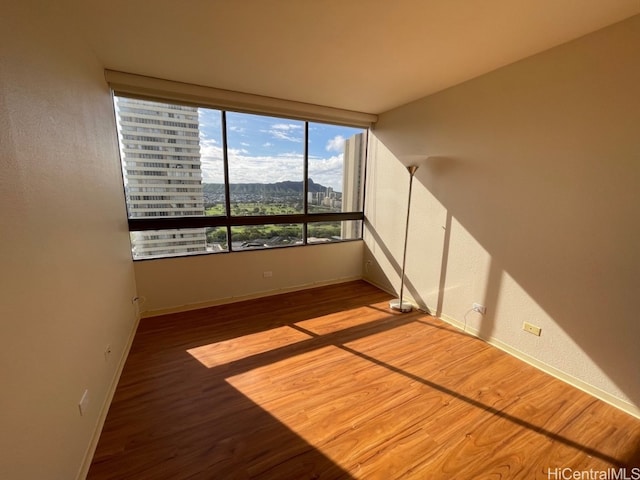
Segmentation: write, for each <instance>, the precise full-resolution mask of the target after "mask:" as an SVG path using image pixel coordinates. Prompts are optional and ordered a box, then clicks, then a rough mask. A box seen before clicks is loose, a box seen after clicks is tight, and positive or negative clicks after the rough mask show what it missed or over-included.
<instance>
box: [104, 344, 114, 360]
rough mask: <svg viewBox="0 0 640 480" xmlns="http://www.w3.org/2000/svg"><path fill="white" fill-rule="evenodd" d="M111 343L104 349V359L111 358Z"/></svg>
mask: <svg viewBox="0 0 640 480" xmlns="http://www.w3.org/2000/svg"><path fill="white" fill-rule="evenodd" d="M111 351H112V350H111V345H107V348H105V349H104V361H105V362H108V361H109V358H111Z"/></svg>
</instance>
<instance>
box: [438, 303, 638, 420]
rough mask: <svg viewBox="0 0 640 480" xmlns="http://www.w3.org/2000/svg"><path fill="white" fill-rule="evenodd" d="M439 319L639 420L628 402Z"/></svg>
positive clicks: (445, 317) (453, 321)
mask: <svg viewBox="0 0 640 480" xmlns="http://www.w3.org/2000/svg"><path fill="white" fill-rule="evenodd" d="M439 318H440V319H441V320H442V321H444V322H446V323H448V324H450V325H452V326H454V327H456V328H458V329H460V330H463V331H465V332H466V333H469V334H471V335H473V336H474V337H477V338H479V339H481V340H483V341H485V342H487V343H488V344H489V345H493V346H494V347H496V348H499V349H500V350H502V351H503V352H505V353H508V354H509V355H511V356H513V357H516V358H517V359H519V360H522V361H523V362H525V363H528V364H529V365H531V366H533V367H535V368H537V369H538V370H542V371H543V372H545V373H548V374H549V375H551V376H552V377H555V378H557V379H558V380H561V381H563V382H565V383H568V384H569V385H571V386H572V387H575V388H577V389H578V390H582V391H583V392H585V393H588V394H589V395H591V396H593V397H595V398H597V399H599V400H602V401H603V402H605V403H608V404H609V405H612V406H614V407H616V408H618V409H619V410H622V411H623V412H625V413H628V414H629V415H631V416H633V417H636V418H640V408H639V407H637V406H636V405H634V404H632V403H630V402H627V401H626V400H623V399H621V398H618V397H616V396H614V395H611V394H610V393H608V392H605V391H604V390H601V389H599V388H598V387H594V386H593V385H590V384H588V383H586V382H584V381H582V380H580V379H579V378H576V377H574V376H572V375H569V374H568V373H566V372H563V371H562V370H559V369H557V368H555V367H553V366H551V365H549V364H547V363H545V362H542V361H540V360H538V359H537V358H534V357H532V356H530V355H528V354H526V353H524V352H521V351H520V350H517V349H515V348H513V347H512V346H510V345H508V344H506V343H504V342H502V341H501V340H498V339H496V338H493V337H489V338H486V337H483V336H482V335H481V334H480V331H479V330H477V329H475V328H472V327H469V326H468V325H467V326H466V328H465V324H464V322H461V321H460V320H456V319H455V318H452V317H450V316H448V315H445V314H442V315H440V317H439Z"/></svg>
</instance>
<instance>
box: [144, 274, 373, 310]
mask: <svg viewBox="0 0 640 480" xmlns="http://www.w3.org/2000/svg"><path fill="white" fill-rule="evenodd" d="M356 280H362V276H360V275H356V276H351V277H343V278H336V279H333V280H327V281H323V282H312V283H306V284H302V285H296V286H292V287H284V288H276V289H272V290H263V291H260V292H255V293H250V294H247V295H238V296H234V297H223V298H217V299H215V300H210V301H207V302H199V303H191V304H187V305H179V306H177V307H169V308H161V309H157V310H147V311H145V312H142V315H141V317H142V318H151V317H157V316H160V315H168V314H171V313H180V312H189V311H191V310H199V309H201V308H209V307H217V306H219V305H226V304H229V303H236V302H242V301H245V300H254V299H256V298H264V297H270V296H272V295H279V294H282V293H291V292H299V291H302V290H308V289H310V288H317V287H325V286H327V285H337V284H340V283H346V282H353V281H356Z"/></svg>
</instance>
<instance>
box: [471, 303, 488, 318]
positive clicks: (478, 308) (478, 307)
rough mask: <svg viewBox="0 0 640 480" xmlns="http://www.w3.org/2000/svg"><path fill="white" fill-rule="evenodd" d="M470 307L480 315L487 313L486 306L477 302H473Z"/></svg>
mask: <svg viewBox="0 0 640 480" xmlns="http://www.w3.org/2000/svg"><path fill="white" fill-rule="evenodd" d="M472 308H473V311H474V312H478V313H479V314H481V315H484V314H485V313H487V307H485V306H484V305H480V304H479V303H474V304H473V307H472Z"/></svg>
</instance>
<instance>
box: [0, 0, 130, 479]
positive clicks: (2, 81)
mask: <svg viewBox="0 0 640 480" xmlns="http://www.w3.org/2000/svg"><path fill="white" fill-rule="evenodd" d="M33 3H34V2H27V3H26V4H25V3H23V2H4V3H3V7H2V15H0V52H1V63H0V65H1V68H0V154H1V157H0V159H1V160H0V161H1V167H0V210H1V215H0V218H1V222H2V223H1V231H0V339H1V342H2V348H0V418H1V420H0V478H3V479H11V480H21V479H30V480H39V479H47V480H55V479H60V480H69V479H72V478H75V477H76V476H77V475H78V473H79V471H80V469H81V465H82V464H83V460H84V458H85V456H86V454H87V451H88V449H90V446H91V444H92V440H93V436H94V433H95V431H96V427H97V426H98V424H99V421H100V417H99V415H100V413H101V409H102V407H103V405H104V403H105V401H106V400H107V399H108V397H109V389H110V387H111V385H112V382H113V381H114V378H115V375H116V373H117V371H118V364H119V362H120V359H121V358H122V356H123V355H124V353H125V350H126V347H127V342H128V341H129V338H130V335H131V333H132V330H133V328H134V326H135V321H136V313H135V309H134V306H133V305H132V303H131V298H132V297H133V296H134V295H135V284H134V275H133V267H132V261H131V259H130V246H129V242H128V234H127V225H126V215H125V211H124V200H123V192H122V183H121V178H120V172H119V166H118V160H117V159H118V151H117V145H116V136H115V132H114V120H113V113H112V107H111V101H110V94H109V91H108V89H107V86H106V83H105V81H104V77H103V69H102V66H101V65H100V64H99V63H98V62H97V61H96V59H95V57H94V56H93V54H92V53H91V51H90V50H89V49H88V48H87V47H85V46H84V44H83V42H82V41H81V40H80V39H78V38H76V37H75V35H74V33H73V29H72V28H70V27H69V25H67V24H66V22H65V20H64V18H61V17H60V16H59V15H58V14H57V13H56V12H55V11H54V9H55V7H47V6H46V3H45V2H35V3H41V4H42V5H40V8H35V7H33V6H29V5H31V4H33ZM49 3H51V4H55V2H49ZM107 345H111V347H112V352H113V353H112V354H111V358H110V359H109V361H106V360H105V357H104V350H105V348H106V347H107ZM85 389H89V391H90V394H89V398H90V403H89V405H88V410H87V412H86V414H85V416H80V414H79V410H78V401H79V400H80V397H81V395H82V393H83V392H84V390H85Z"/></svg>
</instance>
